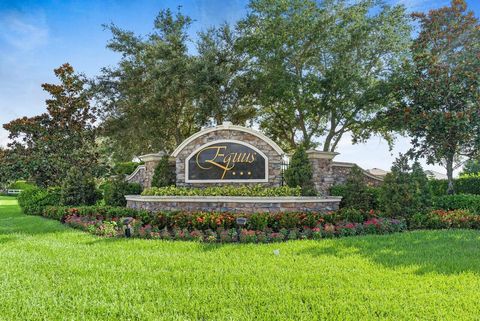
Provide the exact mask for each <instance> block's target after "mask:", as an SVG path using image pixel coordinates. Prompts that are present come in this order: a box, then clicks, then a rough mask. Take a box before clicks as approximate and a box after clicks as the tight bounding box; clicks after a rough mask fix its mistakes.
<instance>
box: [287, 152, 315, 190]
mask: <svg viewBox="0 0 480 321" xmlns="http://www.w3.org/2000/svg"><path fill="white" fill-rule="evenodd" d="M284 176H285V181H286V183H287V185H288V186H290V187H301V190H302V195H304V196H315V195H316V194H317V193H316V191H315V186H314V184H313V171H312V165H311V164H310V161H309V160H308V156H307V152H306V151H305V147H304V146H302V145H301V146H300V147H298V149H297V150H296V151H295V153H294V154H293V156H292V159H291V160H290V165H289V166H288V168H287V170H286V171H285V173H284Z"/></svg>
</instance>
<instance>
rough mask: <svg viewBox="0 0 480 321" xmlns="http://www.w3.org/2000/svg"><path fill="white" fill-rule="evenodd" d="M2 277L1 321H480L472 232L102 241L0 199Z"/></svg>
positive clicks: (479, 256) (479, 248) (479, 259)
mask: <svg viewBox="0 0 480 321" xmlns="http://www.w3.org/2000/svg"><path fill="white" fill-rule="evenodd" d="M274 249H280V255H279V256H275V255H274V254H273V250H274ZM0 276H1V277H0V319H1V320H325V319H329V320H375V319H386V320H415V319H418V320H472V319H479V318H480V303H479V302H480V234H479V233H478V232H477V231H464V230H458V231H418V232H409V233H403V234H395V235H388V236H368V237H351V238H343V239H333V240H321V241H293V242H286V243H281V244H261V245H254V244H251V245H235V244H229V245H208V244H200V243H195V242H165V241H150V240H133V239H130V240H125V239H102V238H99V237H95V236H91V235H88V234H86V233H83V232H80V231H76V230H73V229H69V228H66V227H64V226H62V225H61V224H60V223H58V222H56V221H52V220H47V219H43V218H41V217H31V216H25V215H23V214H22V213H21V211H20V209H19V208H18V206H17V205H16V201H15V200H14V199H12V198H7V197H3V198H0Z"/></svg>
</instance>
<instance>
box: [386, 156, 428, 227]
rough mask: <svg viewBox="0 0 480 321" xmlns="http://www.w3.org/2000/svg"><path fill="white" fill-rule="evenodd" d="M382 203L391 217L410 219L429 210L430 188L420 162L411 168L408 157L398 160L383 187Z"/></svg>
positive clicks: (401, 157)
mask: <svg viewBox="0 0 480 321" xmlns="http://www.w3.org/2000/svg"><path fill="white" fill-rule="evenodd" d="M380 203H381V208H382V210H383V211H384V212H385V214H386V215H387V216H389V217H405V218H408V217H410V216H411V215H413V214H414V213H417V212H423V211H426V210H427V209H428V208H429V206H430V205H431V191H430V186H429V185H428V179H427V177H426V175H425V173H424V172H423V169H422V167H421V166H420V164H419V163H418V162H415V163H414V164H413V166H412V167H410V166H409V165H408V159H407V157H406V156H402V155H401V156H400V157H399V158H397V160H396V161H395V162H394V164H393V166H392V169H391V172H390V173H388V174H387V175H386V176H385V179H384V181H383V184H382V185H381V192H380Z"/></svg>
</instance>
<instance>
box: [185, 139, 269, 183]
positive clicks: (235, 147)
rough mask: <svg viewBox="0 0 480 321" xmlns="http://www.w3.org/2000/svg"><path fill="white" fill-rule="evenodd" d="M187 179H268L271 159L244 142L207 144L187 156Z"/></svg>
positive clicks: (245, 180)
mask: <svg viewBox="0 0 480 321" xmlns="http://www.w3.org/2000/svg"><path fill="white" fill-rule="evenodd" d="M185 165H186V166H185V167H186V182H210V183H214V182H219V183H221V182H267V181H268V172H267V168H268V159H267V157H266V156H265V154H263V153H262V152H260V151H259V150H258V149H257V148H255V147H253V146H251V145H249V144H246V143H243V142H240V141H217V142H213V143H209V144H205V145H203V146H202V147H200V148H199V149H198V150H197V151H195V152H193V153H192V154H191V155H190V156H189V157H188V158H187V159H186V164H185Z"/></svg>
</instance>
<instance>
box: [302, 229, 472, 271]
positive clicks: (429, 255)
mask: <svg viewBox="0 0 480 321" xmlns="http://www.w3.org/2000/svg"><path fill="white" fill-rule="evenodd" d="M331 244H332V245H328V246H323V247H320V246H319V247H316V246H312V247H308V248H306V249H303V250H300V251H299V252H298V254H300V255H303V254H308V255H312V256H316V257H320V256H334V257H337V258H345V257H347V256H351V255H360V256H362V257H364V258H367V259H369V260H371V261H373V262H375V263H377V264H381V265H383V266H385V267H388V268H393V269H395V268H403V267H413V268H414V269H415V273H416V274H426V273H432V272H434V273H440V274H457V273H463V272H473V273H479V274H480V246H479V245H480V233H479V232H478V231H472V230H448V231H447V230H437V231H412V232H406V233H401V234H392V235H385V236H366V237H348V238H343V239H338V240H336V241H335V243H331Z"/></svg>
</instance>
